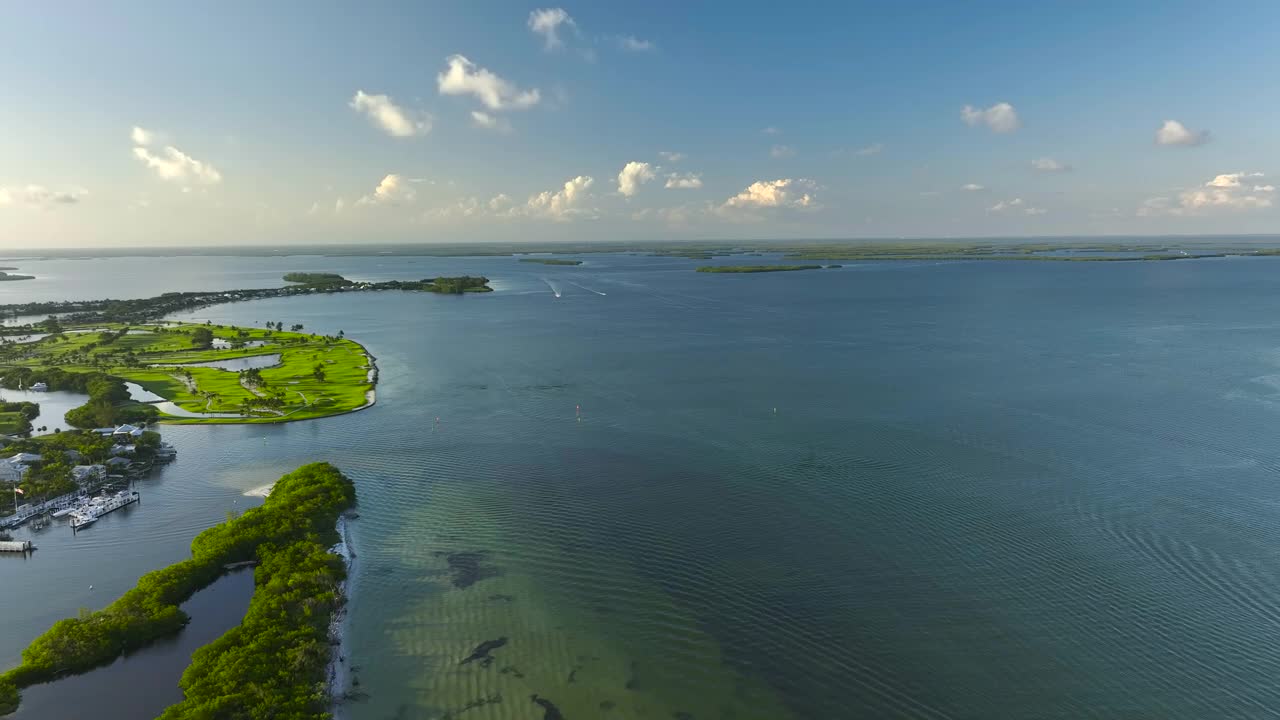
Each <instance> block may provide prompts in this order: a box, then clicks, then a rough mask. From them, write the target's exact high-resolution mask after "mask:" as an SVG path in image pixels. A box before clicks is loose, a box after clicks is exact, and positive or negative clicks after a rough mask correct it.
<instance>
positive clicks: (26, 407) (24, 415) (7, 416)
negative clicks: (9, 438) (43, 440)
mask: <svg viewBox="0 0 1280 720" xmlns="http://www.w3.org/2000/svg"><path fill="white" fill-rule="evenodd" d="M39 414H40V406H39V405H38V404H36V403H33V402H5V401H4V400H0V435H21V434H23V433H29V432H31V421H32V420H35V419H36V416H37V415H39Z"/></svg>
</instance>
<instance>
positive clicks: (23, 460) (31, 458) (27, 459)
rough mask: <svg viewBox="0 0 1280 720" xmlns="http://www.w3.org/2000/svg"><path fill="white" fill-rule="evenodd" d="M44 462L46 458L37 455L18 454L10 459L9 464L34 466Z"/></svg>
mask: <svg viewBox="0 0 1280 720" xmlns="http://www.w3.org/2000/svg"><path fill="white" fill-rule="evenodd" d="M42 460H44V456H43V455H36V454H35V453H18V454H17V455H14V456H13V457H10V458H9V462H11V463H13V464H14V465H34V464H36V463H38V462H41V461H42Z"/></svg>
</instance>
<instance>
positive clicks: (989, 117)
mask: <svg viewBox="0 0 1280 720" xmlns="http://www.w3.org/2000/svg"><path fill="white" fill-rule="evenodd" d="M960 119H961V120H963V121H964V123H965V124H966V125H968V126H970V127H977V126H979V125H985V126H986V127H987V128H988V129H990V130H991V132H995V133H1011V132H1013V131H1014V130H1017V129H1018V128H1019V127H1022V122H1021V121H1020V120H1019V119H1018V112H1017V111H1016V110H1014V109H1013V106H1012V105H1010V104H1009V103H1007V102H1000V103H996V104H995V105H992V106H991V107H989V108H987V109H985V110H983V109H982V108H975V107H974V106H972V105H965V106H964V107H963V108H961V109H960Z"/></svg>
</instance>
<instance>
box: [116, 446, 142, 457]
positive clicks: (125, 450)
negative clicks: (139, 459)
mask: <svg viewBox="0 0 1280 720" xmlns="http://www.w3.org/2000/svg"><path fill="white" fill-rule="evenodd" d="M137 450H138V447H137V446H136V445H112V446H111V454H112V455H116V456H119V455H132V454H133V453H134V452H136V451H137Z"/></svg>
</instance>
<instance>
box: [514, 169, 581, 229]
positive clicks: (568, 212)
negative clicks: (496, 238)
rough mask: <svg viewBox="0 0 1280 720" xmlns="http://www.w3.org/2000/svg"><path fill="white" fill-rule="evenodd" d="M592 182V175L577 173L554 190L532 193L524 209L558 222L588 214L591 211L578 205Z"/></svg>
mask: <svg viewBox="0 0 1280 720" xmlns="http://www.w3.org/2000/svg"><path fill="white" fill-rule="evenodd" d="M594 183H595V180H594V179H593V178H592V177H590V176H588V175H579V176H577V177H575V178H573V179H572V180H568V181H566V182H565V184H564V187H563V188H561V189H560V190H558V191H556V192H551V191H550V190H544V191H543V192H540V193H538V194H537V195H533V196H532V197H530V198H529V201H528V202H527V203H526V204H525V210H526V212H528V213H529V214H531V215H534V216H537V217H545V218H550V219H552V220H556V221H559V222H567V221H569V220H572V219H573V218H574V217H575V216H578V215H589V214H590V212H591V211H589V210H584V209H582V208H581V207H580V206H581V204H582V202H583V200H585V199H586V198H587V196H588V191H589V190H590V189H591V186H592V185H593V184H594Z"/></svg>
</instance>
